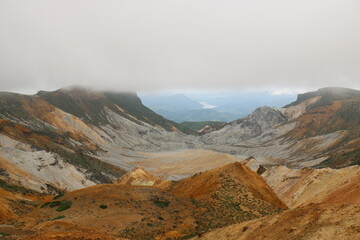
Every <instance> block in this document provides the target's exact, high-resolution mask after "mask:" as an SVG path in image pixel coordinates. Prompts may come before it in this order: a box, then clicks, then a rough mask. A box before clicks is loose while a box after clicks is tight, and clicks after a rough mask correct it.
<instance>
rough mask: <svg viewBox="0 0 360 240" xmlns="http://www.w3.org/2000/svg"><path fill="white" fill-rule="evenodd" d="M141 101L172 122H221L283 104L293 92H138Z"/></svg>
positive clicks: (290, 97)
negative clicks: (259, 109)
mask: <svg viewBox="0 0 360 240" xmlns="http://www.w3.org/2000/svg"><path fill="white" fill-rule="evenodd" d="M140 98H141V100H142V102H143V104H144V105H145V106H147V107H149V108H150V109H152V110H153V111H154V112H156V113H158V114H160V115H162V116H164V117H166V118H167V119H170V120H173V121H175V122H200V121H222V122H230V121H233V120H236V119H239V118H241V117H244V116H246V115H248V114H250V113H251V112H252V111H254V110H255V109H256V108H257V107H260V106H264V105H266V106H273V107H282V106H284V105H286V104H288V103H289V102H292V101H294V100H295V98H296V96H295V95H271V94H269V93H268V92H248V91H239V92H203V93H185V94H166V93H162V94H145V93H143V94H140Z"/></svg>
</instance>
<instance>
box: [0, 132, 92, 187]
mask: <svg viewBox="0 0 360 240" xmlns="http://www.w3.org/2000/svg"><path fill="white" fill-rule="evenodd" d="M0 143H1V147H0V156H1V159H0V161H2V163H0V165H3V166H6V167H5V170H6V172H7V174H8V175H9V178H10V179H13V180H15V181H18V182H20V183H21V184H22V185H23V186H26V187H28V188H30V189H33V190H36V191H40V192H47V190H48V189H47V186H46V184H47V183H48V184H51V185H52V186H54V187H57V188H59V189H68V190H75V189H79V188H83V187H88V186H92V185H94V184H95V183H94V182H92V181H90V180H88V179H87V177H86V175H85V174H84V173H83V172H81V171H79V170H78V169H76V168H75V167H74V166H73V165H71V164H69V163H66V162H65V161H64V160H63V159H62V158H61V157H59V156H58V155H56V154H54V153H49V152H46V151H36V150H33V149H32V148H31V147H30V146H29V145H27V144H24V143H20V142H18V141H15V140H13V139H10V138H8V137H7V136H4V135H0ZM19 169H21V170H23V171H19ZM23 174H28V175H29V176H31V179H27V178H29V177H28V176H24V175H23Z"/></svg>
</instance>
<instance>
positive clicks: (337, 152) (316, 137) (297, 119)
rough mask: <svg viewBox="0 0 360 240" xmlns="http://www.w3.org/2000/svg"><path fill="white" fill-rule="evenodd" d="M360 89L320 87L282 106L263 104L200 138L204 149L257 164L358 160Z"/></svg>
mask: <svg viewBox="0 0 360 240" xmlns="http://www.w3.org/2000/svg"><path fill="white" fill-rule="evenodd" d="M359 106H360V91H357V90H352V89H344V88H324V89H320V90H318V91H316V92H311V93H305V94H300V95H299V96H298V100H297V101H295V102H293V103H291V104H289V105H287V106H286V107H285V108H269V107H262V108H258V109H257V110H255V111H254V112H253V113H252V114H250V115H249V116H247V117H245V118H242V119H239V120H237V121H234V122H231V123H229V124H227V125H226V126H225V127H223V128H222V129H220V130H217V131H212V132H209V133H207V134H205V135H203V136H202V137H201V138H202V140H203V141H204V142H206V143H207V146H206V147H207V148H209V149H213V150H216V151H222V152H227V153H231V154H237V155H241V156H243V157H244V158H246V157H248V156H254V157H256V159H258V160H259V161H260V162H261V163H262V165H268V166H269V165H279V164H282V165H286V166H288V167H297V168H298V167H312V166H313V167H318V168H323V167H332V168H341V167H346V166H351V165H356V164H359V151H360V149H359V147H360V144H359V143H360V137H359V136H360V122H359V121H360V107H359Z"/></svg>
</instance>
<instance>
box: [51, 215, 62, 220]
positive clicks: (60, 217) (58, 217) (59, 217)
mask: <svg viewBox="0 0 360 240" xmlns="http://www.w3.org/2000/svg"><path fill="white" fill-rule="evenodd" d="M62 218H65V216H64V215H61V216H57V217H56V218H54V219H53V220H52V221H54V220H58V219H62Z"/></svg>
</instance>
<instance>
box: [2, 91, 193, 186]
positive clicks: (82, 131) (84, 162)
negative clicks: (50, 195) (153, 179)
mask: <svg viewBox="0 0 360 240" xmlns="http://www.w3.org/2000/svg"><path fill="white" fill-rule="evenodd" d="M0 103H1V104H0V123H1V124H0V157H1V158H0V166H6V174H7V175H9V179H8V180H9V181H11V182H13V183H20V184H23V185H24V186H26V187H28V188H31V189H33V190H36V191H42V192H54V189H62V190H65V189H68V190H74V189H78V188H83V187H86V186H91V185H94V184H97V183H110V182H112V181H113V180H114V179H117V178H118V177H119V176H121V175H123V174H124V173H125V172H126V171H125V170H124V169H126V170H130V169H131V168H132V167H133V164H131V161H134V160H136V159H138V158H143V157H141V155H139V154H138V153H137V151H139V150H140V151H155V150H160V149H161V150H170V149H178V148H189V147H192V146H195V145H196V144H199V142H198V141H197V140H196V139H194V137H193V136H192V135H190V136H188V135H186V134H185V133H195V134H196V132H195V131H192V130H190V129H187V128H186V127H184V126H181V125H179V124H177V123H174V122H172V121H169V120H167V119H165V118H163V117H161V116H159V115H157V114H156V113H154V112H153V111H151V110H150V109H148V108H147V107H145V106H143V105H142V103H141V100H140V99H139V98H138V97H137V96H136V94H134V93H110V92H95V91H90V90H86V89H82V88H72V89H60V90H58V91H54V92H43V91H40V92H39V93H38V94H36V95H33V96H28V95H21V94H13V93H0ZM182 131H183V132H182ZM134 157H135V158H134ZM19 173H20V174H21V175H20V176H22V177H20V176H19ZM15 176H17V177H15ZM25 176H26V177H25ZM28 178H31V179H32V181H27V180H26V179H28Z"/></svg>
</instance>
